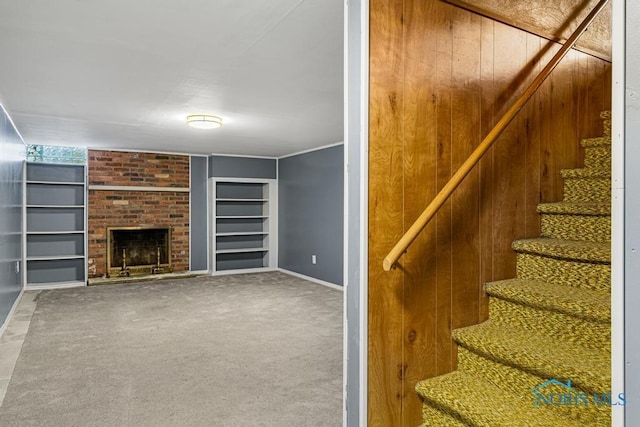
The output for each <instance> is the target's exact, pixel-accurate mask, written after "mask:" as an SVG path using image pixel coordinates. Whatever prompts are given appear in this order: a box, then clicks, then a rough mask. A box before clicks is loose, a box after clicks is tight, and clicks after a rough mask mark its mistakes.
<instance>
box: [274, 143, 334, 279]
mask: <svg viewBox="0 0 640 427" xmlns="http://www.w3.org/2000/svg"><path fill="white" fill-rule="evenodd" d="M343 152H344V147H343V146H342V145H338V146H334V147H330V148H325V149H322V150H317V151H312V152H310V153H305V154H299V155H296V156H291V157H287V158H284V159H280V160H279V161H278V175H279V176H278V264H279V267H280V268H284V269H286V270H290V271H293V272H296V273H300V274H304V275H306V276H310V277H314V278H316V279H320V280H324V281H326V282H330V283H334V284H337V285H342V282H343V274H342V272H343V269H342V268H343V239H344V238H343V228H344V224H343V221H344V179H343V174H344V156H343ZM311 255H316V257H317V264H315V265H314V264H312V263H311Z"/></svg>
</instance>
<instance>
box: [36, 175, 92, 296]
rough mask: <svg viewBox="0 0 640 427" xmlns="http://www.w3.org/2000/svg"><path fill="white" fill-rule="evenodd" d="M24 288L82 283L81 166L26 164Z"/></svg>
mask: <svg viewBox="0 0 640 427" xmlns="http://www.w3.org/2000/svg"><path fill="white" fill-rule="evenodd" d="M26 174H27V180H26V184H25V186H26V196H25V198H26V245H27V254H26V260H27V287H28V288H34V289H35V288H41V287H56V286H67V285H68V284H70V283H74V284H77V283H80V284H82V283H85V282H86V247H87V235H86V227H87V225H86V224H87V216H86V215H87V214H86V171H85V166H84V165H77V164H70V165H65V164H50V163H27V165H26Z"/></svg>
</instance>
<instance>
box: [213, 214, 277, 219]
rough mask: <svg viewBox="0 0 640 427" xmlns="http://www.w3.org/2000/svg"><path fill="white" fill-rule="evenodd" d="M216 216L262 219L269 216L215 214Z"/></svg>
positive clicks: (221, 217)
mask: <svg viewBox="0 0 640 427" xmlns="http://www.w3.org/2000/svg"><path fill="white" fill-rule="evenodd" d="M216 218H218V219H264V218H269V217H268V216H264V215H224V216H217V217H216Z"/></svg>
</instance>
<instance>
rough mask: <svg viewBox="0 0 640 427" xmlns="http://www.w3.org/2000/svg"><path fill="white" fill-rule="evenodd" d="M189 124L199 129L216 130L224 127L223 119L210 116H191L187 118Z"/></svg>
mask: <svg viewBox="0 0 640 427" xmlns="http://www.w3.org/2000/svg"><path fill="white" fill-rule="evenodd" d="M187 124H188V125H189V126H193V127H194V128H198V129H216V128H219V127H220V126H222V117H218V116H210V115H208V114H191V115H189V116H187Z"/></svg>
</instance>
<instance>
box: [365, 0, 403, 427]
mask: <svg viewBox="0 0 640 427" xmlns="http://www.w3.org/2000/svg"><path fill="white" fill-rule="evenodd" d="M370 5H371V12H370V20H371V23H370V26H371V29H372V31H371V35H370V46H371V47H370V65H369V70H370V77H369V79H370V100H369V102H370V105H369V117H370V118H369V141H370V150H369V164H370V167H371V168H372V169H371V170H370V174H369V265H376V264H377V265H379V264H380V263H381V262H382V259H383V257H384V249H386V248H387V247H388V246H390V245H393V242H394V241H395V240H397V239H398V238H399V237H400V236H402V234H403V231H404V228H403V227H404V225H403V212H404V206H403V192H402V191H397V190H398V189H401V188H402V186H403V146H402V144H403V134H402V127H403V117H402V110H403V105H404V91H403V86H404V84H403V78H404V64H403V58H404V48H403V37H402V33H403V28H402V14H403V6H404V5H403V0H373V1H371V4H370ZM369 281H370V282H371V283H375V284H376V285H375V286H370V287H369V295H368V298H369V304H368V308H369V328H368V329H369V334H368V338H369V345H368V352H369V358H368V359H369V363H368V371H369V375H368V378H369V383H368V388H369V390H384V393H371V394H370V395H369V399H368V405H369V406H368V420H369V425H371V426H389V425H394V424H398V423H399V420H401V419H402V411H403V393H404V390H403V377H404V372H405V368H404V363H403V360H402V348H403V345H402V344H403V343H402V339H403V338H402V337H403V329H402V312H403V308H402V295H403V291H404V287H403V283H404V275H403V273H402V271H401V270H400V269H397V270H395V271H392V272H389V273H385V272H384V271H382V269H369Z"/></svg>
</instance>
